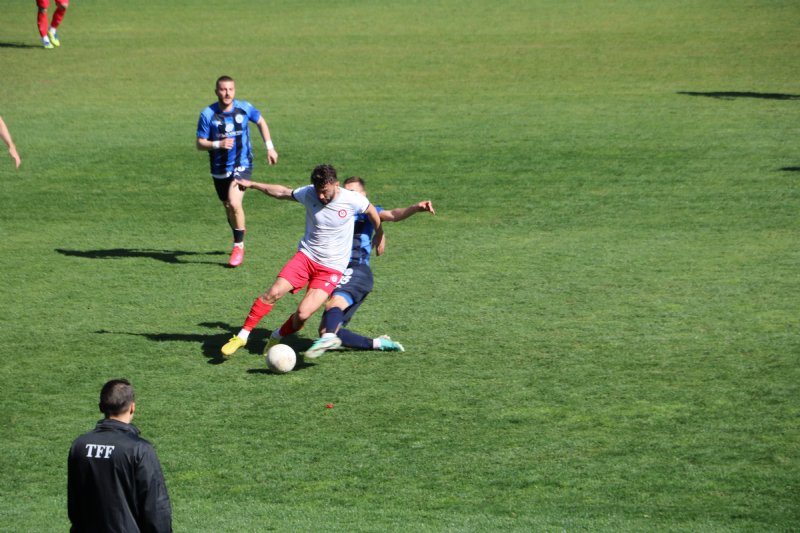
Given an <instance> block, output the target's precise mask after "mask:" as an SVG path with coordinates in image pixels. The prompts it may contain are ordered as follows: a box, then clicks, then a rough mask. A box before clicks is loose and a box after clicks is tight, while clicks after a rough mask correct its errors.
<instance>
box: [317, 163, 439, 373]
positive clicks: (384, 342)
mask: <svg viewBox="0 0 800 533" xmlns="http://www.w3.org/2000/svg"><path fill="white" fill-rule="evenodd" d="M344 188H345V189H349V190H351V191H355V192H358V193H360V194H363V195H364V196H366V195H367V191H366V189H365V188H364V180H363V179H361V178H359V177H358V176H352V177H350V178H347V179H346V180H345V182H344ZM376 209H377V210H378V216H380V219H381V222H382V223H383V222H399V221H401V220H405V219H407V218H408V217H410V216H411V215H413V214H415V213H420V212H422V211H427V212H429V213H431V214H432V215H435V214H436V211H434V210H433V204H432V203H431V202H430V200H425V201H423V202H418V203H416V204H413V205H410V206H408V207H398V208H397V209H388V210H387V209H381V208H380V207H377V206H376ZM374 232H375V227H374V226H373V225H372V222H370V220H369V219H367V218H366V217H363V216H361V215H359V216H358V217H357V218H356V224H355V228H354V230H353V251H352V254H351V255H350V263H349V264H348V265H347V269H346V270H345V271H344V274H343V275H342V280H341V281H340V282H339V284H338V285H337V286H336V289H334V291H333V294H332V295H331V298H330V299H329V300H328V303H327V304H326V306H325V312H324V313H323V314H322V322H321V324H320V328H319V334H320V338H319V339H317V340H316V341H315V342H314V344H313V345H312V346H311V348H309V349H308V350H307V351H306V357H309V356H310V357H312V358H314V357H319V356H320V355H322V354H323V353H324V352H325V351H327V350H334V349H336V348H339V347H340V346H344V347H347V348H355V349H360V350H382V351H393V352H404V351H405V349H404V348H403V345H402V344H400V343H399V342H395V341H393V340H392V339H390V338H389V337H388V336H386V335H384V336H381V337H377V338H374V339H371V338H369V337H364V336H362V335H359V334H357V333H354V332H352V331H350V330H349V329H346V328H345V327H344V326H346V325H347V324H348V323H349V322H350V320H351V319H352V318H353V315H354V314H355V312H356V311H357V310H358V308H359V307H360V306H361V304H362V303H364V300H365V299H366V297H367V296H368V295H369V293H370V292H372V286H373V278H372V269H371V268H370V266H369V259H370V255H371V253H372V248H375V253H376V254H377V255H382V254H383V251H384V248H385V246H386V240H385V238H384V237H383V235H381V238H380V241H379V242H373V239H372V237H373V234H374Z"/></svg>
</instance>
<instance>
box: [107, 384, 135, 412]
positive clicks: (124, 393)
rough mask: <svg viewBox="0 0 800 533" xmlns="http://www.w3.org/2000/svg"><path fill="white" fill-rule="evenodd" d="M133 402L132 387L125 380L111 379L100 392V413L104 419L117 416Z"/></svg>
mask: <svg viewBox="0 0 800 533" xmlns="http://www.w3.org/2000/svg"><path fill="white" fill-rule="evenodd" d="M133 400H134V393H133V386H132V385H131V382H130V381H128V380H127V379H122V378H120V379H112V380H111V381H109V382H107V383H106V384H105V385H103V388H102V389H101V390H100V411H102V413H103V414H104V415H106V417H109V416H113V415H119V414H122V413H123V412H125V410H126V409H127V408H128V407H130V405H131V404H132V403H133Z"/></svg>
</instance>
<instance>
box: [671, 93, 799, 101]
mask: <svg viewBox="0 0 800 533" xmlns="http://www.w3.org/2000/svg"><path fill="white" fill-rule="evenodd" d="M678 94H685V95H687V96H705V97H707V98H718V99H720V100H733V99H735V98H760V99H763V100H800V94H786V93H759V92H746V91H708V92H700V91H678Z"/></svg>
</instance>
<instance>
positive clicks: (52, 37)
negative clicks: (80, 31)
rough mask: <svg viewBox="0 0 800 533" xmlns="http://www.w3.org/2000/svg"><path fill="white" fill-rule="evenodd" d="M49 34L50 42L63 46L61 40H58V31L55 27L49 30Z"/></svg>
mask: <svg viewBox="0 0 800 533" xmlns="http://www.w3.org/2000/svg"><path fill="white" fill-rule="evenodd" d="M47 36H48V37H50V42H51V43H53V46H61V41H59V40H58V32H57V31H56V29H55V28H50V29H49V30H47ZM51 48H52V46H51Z"/></svg>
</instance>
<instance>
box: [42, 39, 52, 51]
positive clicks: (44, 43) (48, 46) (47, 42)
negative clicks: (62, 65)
mask: <svg viewBox="0 0 800 533" xmlns="http://www.w3.org/2000/svg"><path fill="white" fill-rule="evenodd" d="M42 46H44V47H45V49H47V50H51V49H53V48H55V46H53V43H51V42H50V40H49V39H47V38H46V37H45V38H44V39H42Z"/></svg>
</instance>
